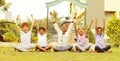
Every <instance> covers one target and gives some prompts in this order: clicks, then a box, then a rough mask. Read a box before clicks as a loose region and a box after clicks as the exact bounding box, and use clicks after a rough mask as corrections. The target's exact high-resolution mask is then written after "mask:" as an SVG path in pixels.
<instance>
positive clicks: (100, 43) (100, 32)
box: [95, 19, 111, 52]
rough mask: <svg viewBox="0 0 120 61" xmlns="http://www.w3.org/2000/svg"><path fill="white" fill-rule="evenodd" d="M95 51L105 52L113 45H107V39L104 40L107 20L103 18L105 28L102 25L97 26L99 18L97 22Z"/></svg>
mask: <svg viewBox="0 0 120 61" xmlns="http://www.w3.org/2000/svg"><path fill="white" fill-rule="evenodd" d="M95 31H96V32H95V33H96V34H95V40H96V42H95V51H97V52H105V51H108V50H109V49H110V48H111V46H110V45H108V46H106V45H105V41H104V31H105V20H104V19H103V28H102V27H98V26H97V19H96V23H95Z"/></svg>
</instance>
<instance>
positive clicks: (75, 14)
mask: <svg viewBox="0 0 120 61" xmlns="http://www.w3.org/2000/svg"><path fill="white" fill-rule="evenodd" d="M76 16H77V13H74V20H77V19H76ZM74 29H75V33H76V37H77V35H78V32H77V27H76V23H74ZM77 38H78V37H77Z"/></svg>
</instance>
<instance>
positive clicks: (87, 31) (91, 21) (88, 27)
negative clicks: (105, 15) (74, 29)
mask: <svg viewBox="0 0 120 61" xmlns="http://www.w3.org/2000/svg"><path fill="white" fill-rule="evenodd" d="M92 24H93V19H92V20H91V22H90V25H89V26H88V27H87V29H86V31H85V34H86V33H87V32H88V31H89V29H90V27H91V26H92Z"/></svg>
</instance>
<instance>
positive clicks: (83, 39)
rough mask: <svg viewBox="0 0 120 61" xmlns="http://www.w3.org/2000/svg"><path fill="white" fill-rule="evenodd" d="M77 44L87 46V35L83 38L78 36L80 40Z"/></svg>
mask: <svg viewBox="0 0 120 61" xmlns="http://www.w3.org/2000/svg"><path fill="white" fill-rule="evenodd" d="M77 43H78V44H79V45H81V46H83V47H84V46H85V45H86V35H85V34H83V35H82V36H81V35H79V34H78V39H77Z"/></svg>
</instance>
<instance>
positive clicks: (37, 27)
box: [36, 21, 39, 33]
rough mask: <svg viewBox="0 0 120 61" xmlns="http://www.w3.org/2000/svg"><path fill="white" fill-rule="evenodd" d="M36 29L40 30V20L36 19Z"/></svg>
mask: <svg viewBox="0 0 120 61" xmlns="http://www.w3.org/2000/svg"><path fill="white" fill-rule="evenodd" d="M36 30H37V33H38V32H39V21H36Z"/></svg>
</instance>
